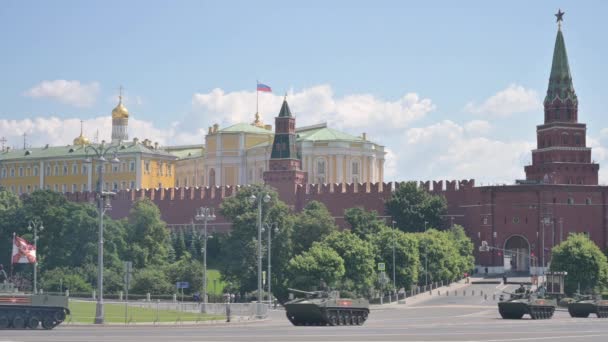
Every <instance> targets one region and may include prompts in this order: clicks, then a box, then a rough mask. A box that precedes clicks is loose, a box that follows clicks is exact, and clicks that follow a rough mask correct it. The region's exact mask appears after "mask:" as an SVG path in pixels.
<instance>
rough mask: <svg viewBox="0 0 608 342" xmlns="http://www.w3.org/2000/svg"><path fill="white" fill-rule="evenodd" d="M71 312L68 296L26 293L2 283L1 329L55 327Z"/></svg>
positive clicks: (0, 294)
mask: <svg viewBox="0 0 608 342" xmlns="http://www.w3.org/2000/svg"><path fill="white" fill-rule="evenodd" d="M69 314H70V310H69V309H68V297H65V296H51V295H47V294H24V293H20V292H18V291H17V289H16V288H15V287H14V285H13V284H11V283H0V329H25V328H30V329H36V328H38V326H42V328H44V329H53V328H54V327H56V326H58V325H59V324H61V322H63V320H64V319H65V317H66V315H69Z"/></svg>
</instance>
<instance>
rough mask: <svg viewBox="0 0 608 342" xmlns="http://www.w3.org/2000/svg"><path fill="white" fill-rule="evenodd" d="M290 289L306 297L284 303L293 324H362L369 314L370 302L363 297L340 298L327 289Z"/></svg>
mask: <svg viewBox="0 0 608 342" xmlns="http://www.w3.org/2000/svg"><path fill="white" fill-rule="evenodd" d="M289 291H290V292H292V293H294V294H296V295H298V296H300V297H304V298H296V299H294V300H291V301H289V302H287V303H285V304H284V307H285V314H286V315H287V319H289V321H290V322H291V324H293V325H331V326H334V325H362V324H363V323H365V321H366V320H367V317H368V315H369V302H368V301H367V300H366V299H363V298H360V299H348V298H339V296H337V295H336V293H335V292H332V293H330V292H327V291H314V292H308V291H300V290H295V289H289Z"/></svg>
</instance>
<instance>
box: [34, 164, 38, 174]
mask: <svg viewBox="0 0 608 342" xmlns="http://www.w3.org/2000/svg"><path fill="white" fill-rule="evenodd" d="M34 176H38V166H34Z"/></svg>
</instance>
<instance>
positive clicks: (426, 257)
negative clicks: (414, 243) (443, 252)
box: [424, 221, 429, 289]
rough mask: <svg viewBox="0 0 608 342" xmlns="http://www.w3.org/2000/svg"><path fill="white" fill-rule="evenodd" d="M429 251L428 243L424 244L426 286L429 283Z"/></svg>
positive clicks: (425, 223) (425, 222)
mask: <svg viewBox="0 0 608 342" xmlns="http://www.w3.org/2000/svg"><path fill="white" fill-rule="evenodd" d="M427 224H428V222H427V221H424V232H425V233H426V225H427ZM427 254H428V251H427V246H426V244H425V245H424V288H425V289H426V287H427V286H428V285H429V259H428V256H427Z"/></svg>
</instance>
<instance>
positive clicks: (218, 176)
mask: <svg viewBox="0 0 608 342" xmlns="http://www.w3.org/2000/svg"><path fill="white" fill-rule="evenodd" d="M215 146H216V150H215V185H217V186H222V185H224V183H223V179H222V175H223V173H224V170H222V169H223V168H222V139H221V134H219V133H218V134H216V135H215Z"/></svg>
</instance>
